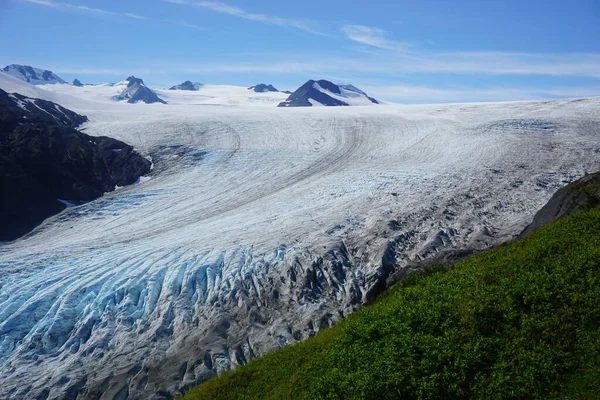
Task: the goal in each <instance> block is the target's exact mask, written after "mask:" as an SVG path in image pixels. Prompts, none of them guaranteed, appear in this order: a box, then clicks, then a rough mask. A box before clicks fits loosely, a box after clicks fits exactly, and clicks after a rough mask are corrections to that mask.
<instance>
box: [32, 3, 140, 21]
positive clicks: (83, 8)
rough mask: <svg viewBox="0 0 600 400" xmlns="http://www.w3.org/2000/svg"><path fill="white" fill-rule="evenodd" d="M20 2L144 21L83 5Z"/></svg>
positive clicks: (127, 14) (134, 15)
mask: <svg viewBox="0 0 600 400" xmlns="http://www.w3.org/2000/svg"><path fill="white" fill-rule="evenodd" d="M21 1H23V2H25V3H31V4H37V5H40V6H45V7H51V8H56V9H59V10H65V11H80V12H85V13H90V14H96V15H104V16H109V17H125V18H130V19H137V20H143V19H146V17H143V16H141V15H137V14H132V13H118V12H114V11H109V10H104V9H101V8H92V7H88V6H85V5H76V4H70V3H62V2H57V1H51V0H21Z"/></svg>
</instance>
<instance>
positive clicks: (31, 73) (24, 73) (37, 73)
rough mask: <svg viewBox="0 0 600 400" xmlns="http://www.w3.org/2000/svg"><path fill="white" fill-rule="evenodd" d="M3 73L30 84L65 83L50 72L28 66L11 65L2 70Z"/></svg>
mask: <svg viewBox="0 0 600 400" xmlns="http://www.w3.org/2000/svg"><path fill="white" fill-rule="evenodd" d="M2 71H3V72H5V73H7V74H9V75H11V76H14V77H15V78H19V79H21V80H23V81H25V82H29V83H31V84H34V85H35V84H45V83H66V82H65V81H64V80H62V79H61V78H60V77H59V76H58V75H56V74H54V73H53V72H52V71H48V70H42V69H39V68H33V67H30V66H29V65H19V64H11V65H7V66H6V67H4V68H3V69H2Z"/></svg>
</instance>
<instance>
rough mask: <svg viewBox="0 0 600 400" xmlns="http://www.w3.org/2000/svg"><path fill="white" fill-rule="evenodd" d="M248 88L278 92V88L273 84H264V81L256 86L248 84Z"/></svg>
mask: <svg viewBox="0 0 600 400" xmlns="http://www.w3.org/2000/svg"><path fill="white" fill-rule="evenodd" d="M248 90H254V91H255V92H256V93H266V92H279V90H277V89H275V87H274V86H273V85H265V84H264V83H259V84H258V85H256V86H250V87H249V88H248Z"/></svg>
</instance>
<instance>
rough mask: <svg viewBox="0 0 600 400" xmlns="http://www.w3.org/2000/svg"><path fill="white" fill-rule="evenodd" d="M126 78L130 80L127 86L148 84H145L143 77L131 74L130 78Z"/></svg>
mask: <svg viewBox="0 0 600 400" xmlns="http://www.w3.org/2000/svg"><path fill="white" fill-rule="evenodd" d="M125 80H126V81H127V82H128V83H127V87H131V86H135V85H139V86H146V85H145V84H144V81H143V80H142V79H141V78H136V77H135V76H133V75H131V76H130V77H129V78H127V79H125Z"/></svg>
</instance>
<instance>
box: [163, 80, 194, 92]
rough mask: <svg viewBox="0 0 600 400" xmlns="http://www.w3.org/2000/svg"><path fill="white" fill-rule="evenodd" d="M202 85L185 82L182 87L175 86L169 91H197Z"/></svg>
mask: <svg viewBox="0 0 600 400" xmlns="http://www.w3.org/2000/svg"><path fill="white" fill-rule="evenodd" d="M201 86H202V84H201V83H200V82H192V81H185V82H183V83H182V84H180V85H175V86H172V87H170V88H169V90H189V91H197V90H199V89H200V87H201Z"/></svg>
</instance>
